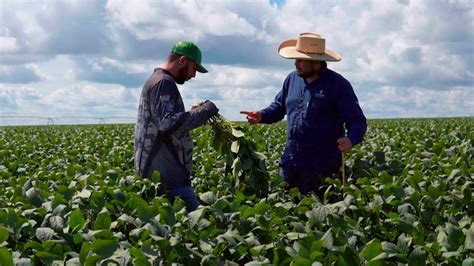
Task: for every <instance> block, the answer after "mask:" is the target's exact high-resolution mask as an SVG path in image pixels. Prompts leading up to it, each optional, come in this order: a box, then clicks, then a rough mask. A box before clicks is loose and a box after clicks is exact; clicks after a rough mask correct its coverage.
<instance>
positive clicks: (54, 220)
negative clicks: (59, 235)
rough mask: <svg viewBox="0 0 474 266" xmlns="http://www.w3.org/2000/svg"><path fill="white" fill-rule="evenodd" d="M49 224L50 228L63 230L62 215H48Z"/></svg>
mask: <svg viewBox="0 0 474 266" xmlns="http://www.w3.org/2000/svg"><path fill="white" fill-rule="evenodd" d="M49 224H50V225H51V228H53V229H54V230H56V231H60V230H63V228H64V226H65V224H64V219H63V217H61V216H58V215H53V216H51V217H49Z"/></svg>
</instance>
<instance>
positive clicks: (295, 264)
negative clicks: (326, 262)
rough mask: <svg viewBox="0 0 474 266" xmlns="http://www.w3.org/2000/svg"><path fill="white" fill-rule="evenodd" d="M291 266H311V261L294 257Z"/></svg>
mask: <svg viewBox="0 0 474 266" xmlns="http://www.w3.org/2000/svg"><path fill="white" fill-rule="evenodd" d="M291 265H292V266H307V265H311V261H309V260H308V259H305V258H302V257H296V258H294V259H293V261H292V262H291Z"/></svg>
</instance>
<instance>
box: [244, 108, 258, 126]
mask: <svg viewBox="0 0 474 266" xmlns="http://www.w3.org/2000/svg"><path fill="white" fill-rule="evenodd" d="M240 113H241V114H244V115H247V116H246V118H247V122H249V124H251V125H254V124H258V123H260V121H262V114H261V113H260V112H258V111H240Z"/></svg>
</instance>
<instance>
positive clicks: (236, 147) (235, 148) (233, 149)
mask: <svg viewBox="0 0 474 266" xmlns="http://www.w3.org/2000/svg"><path fill="white" fill-rule="evenodd" d="M239 147H240V145H239V142H238V141H237V140H236V141H233V142H232V145H231V146H230V151H231V152H233V153H239Z"/></svg>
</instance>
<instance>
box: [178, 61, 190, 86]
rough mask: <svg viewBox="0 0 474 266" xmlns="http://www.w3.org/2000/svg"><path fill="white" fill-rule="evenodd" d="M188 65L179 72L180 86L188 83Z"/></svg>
mask: <svg viewBox="0 0 474 266" xmlns="http://www.w3.org/2000/svg"><path fill="white" fill-rule="evenodd" d="M188 64H189V63H187V64H186V65H185V66H183V67H182V68H181V69H180V70H179V71H178V75H177V76H176V83H178V84H179V85H183V84H184V82H186V81H187V80H188V79H187V76H188Z"/></svg>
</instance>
